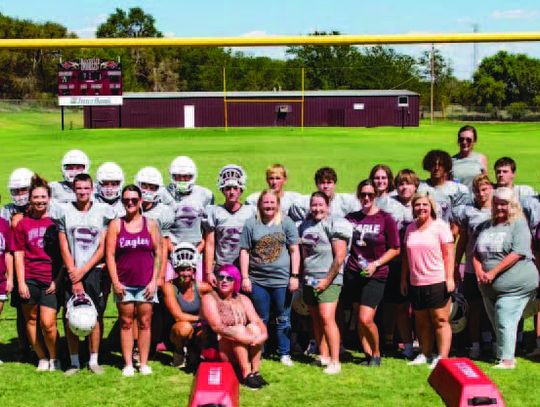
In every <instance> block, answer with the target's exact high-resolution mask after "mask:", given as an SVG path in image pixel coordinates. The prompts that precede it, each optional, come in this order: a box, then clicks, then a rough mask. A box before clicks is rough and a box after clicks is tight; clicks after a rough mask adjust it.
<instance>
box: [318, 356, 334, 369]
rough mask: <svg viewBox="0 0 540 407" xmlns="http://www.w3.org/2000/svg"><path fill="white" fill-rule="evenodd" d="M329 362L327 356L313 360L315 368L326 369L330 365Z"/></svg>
mask: <svg viewBox="0 0 540 407" xmlns="http://www.w3.org/2000/svg"><path fill="white" fill-rule="evenodd" d="M330 362H331V360H330V358H329V357H328V356H318V357H317V359H316V360H315V364H316V365H317V366H322V367H326V366H328V365H329V364H330Z"/></svg>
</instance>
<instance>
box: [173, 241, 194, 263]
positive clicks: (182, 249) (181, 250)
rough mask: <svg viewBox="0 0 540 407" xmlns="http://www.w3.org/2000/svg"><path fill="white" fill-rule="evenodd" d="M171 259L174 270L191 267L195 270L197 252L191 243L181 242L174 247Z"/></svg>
mask: <svg viewBox="0 0 540 407" xmlns="http://www.w3.org/2000/svg"><path fill="white" fill-rule="evenodd" d="M171 259H172V265H173V267H174V268H175V269H176V268H178V267H192V268H194V269H196V268H197V263H198V262H199V252H198V251H197V248H196V247H195V246H193V245H192V244H191V243H188V242H182V243H179V244H177V245H176V246H175V247H174V251H173V252H172V254H171Z"/></svg>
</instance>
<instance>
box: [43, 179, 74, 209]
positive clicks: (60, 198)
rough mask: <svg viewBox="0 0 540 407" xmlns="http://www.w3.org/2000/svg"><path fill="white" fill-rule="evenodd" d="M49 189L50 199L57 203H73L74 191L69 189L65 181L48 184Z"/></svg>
mask: <svg viewBox="0 0 540 407" xmlns="http://www.w3.org/2000/svg"><path fill="white" fill-rule="evenodd" d="M49 186H50V187H51V199H52V200H53V201H55V202H57V203H60V204H64V203H69V202H75V201H76V200H77V198H76V197H75V191H73V189H71V187H70V186H69V185H68V183H67V182H66V181H53V182H51V183H50V184H49Z"/></svg>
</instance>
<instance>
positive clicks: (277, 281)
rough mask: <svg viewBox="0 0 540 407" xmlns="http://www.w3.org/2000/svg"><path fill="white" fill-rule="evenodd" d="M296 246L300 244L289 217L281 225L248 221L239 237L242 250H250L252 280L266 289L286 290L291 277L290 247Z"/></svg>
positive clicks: (252, 219)
mask: <svg viewBox="0 0 540 407" xmlns="http://www.w3.org/2000/svg"><path fill="white" fill-rule="evenodd" d="M293 244H298V231H297V230H296V226H295V224H294V222H293V221H292V220H291V219H290V218H289V217H285V218H283V220H282V222H281V223H280V224H279V225H274V224H271V225H267V224H264V223H263V222H262V221H260V220H257V219H256V218H251V219H248V220H247V221H246V224H245V225H244V228H243V229H242V234H241V235H240V248H241V249H246V250H248V251H249V277H250V279H251V281H252V282H254V283H256V284H258V285H260V286H263V287H286V286H287V285H288V283H289V277H290V275H291V256H290V255H289V250H288V246H289V245H293Z"/></svg>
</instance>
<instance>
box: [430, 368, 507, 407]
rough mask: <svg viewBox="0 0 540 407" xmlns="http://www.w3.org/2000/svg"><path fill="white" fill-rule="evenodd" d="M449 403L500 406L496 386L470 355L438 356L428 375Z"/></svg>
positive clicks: (458, 406) (456, 406)
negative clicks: (439, 357)
mask: <svg viewBox="0 0 540 407" xmlns="http://www.w3.org/2000/svg"><path fill="white" fill-rule="evenodd" d="M428 382H429V384H430V385H431V386H432V387H433V388H434V389H435V391H436V392H437V393H439V396H441V398H442V399H443V401H444V402H445V404H446V405H447V406H449V407H465V406H467V407H469V406H497V407H498V406H504V401H503V399H502V396H501V394H500V393H499V390H498V389H497V386H495V384H494V383H493V382H492V381H491V380H490V379H489V378H488V377H487V376H486V375H485V374H484V372H482V371H481V370H480V368H479V367H478V366H476V365H475V364H474V363H473V362H472V361H471V360H470V359H467V358H453V359H442V360H440V361H439V363H437V366H436V367H435V369H433V372H432V373H431V375H430V376H429V378H428Z"/></svg>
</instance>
